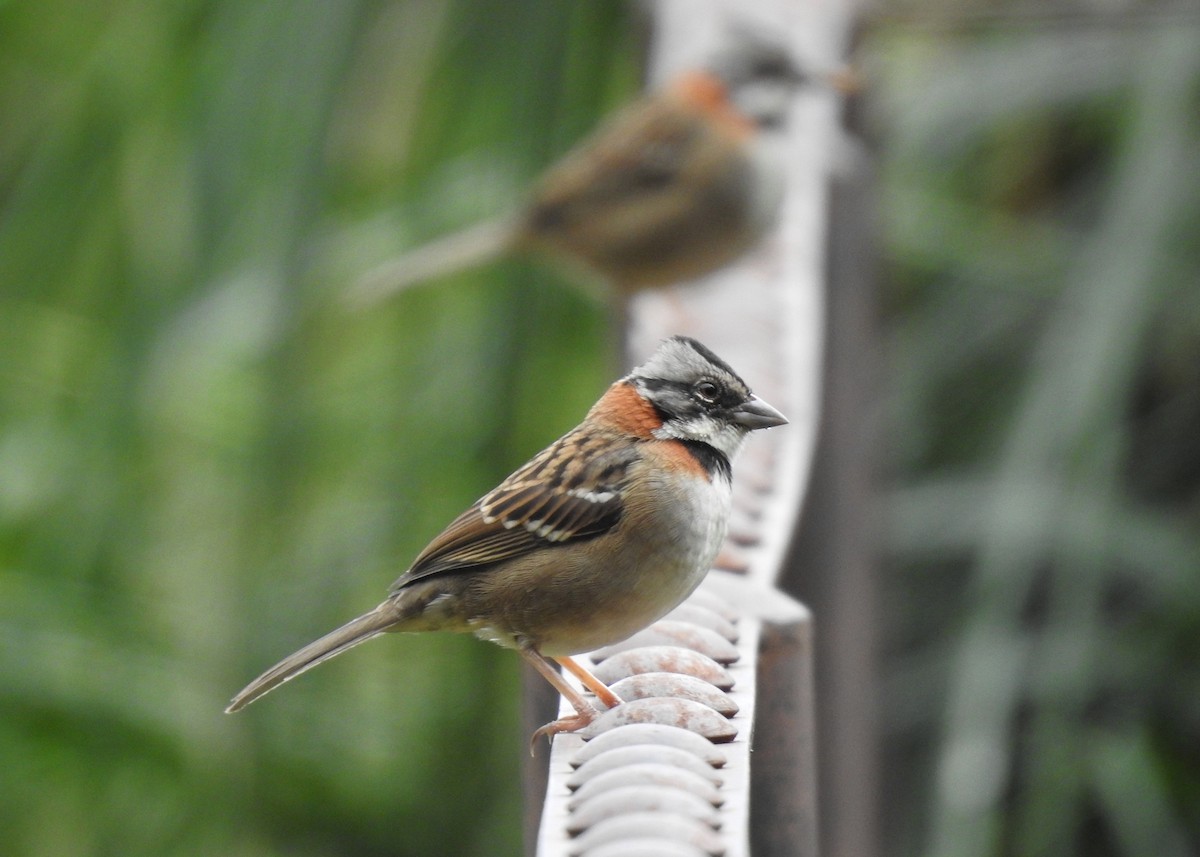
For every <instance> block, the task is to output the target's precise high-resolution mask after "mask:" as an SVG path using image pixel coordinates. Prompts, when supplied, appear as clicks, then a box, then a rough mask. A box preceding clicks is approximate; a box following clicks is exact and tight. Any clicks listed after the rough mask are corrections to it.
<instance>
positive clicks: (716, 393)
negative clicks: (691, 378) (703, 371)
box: [692, 381, 721, 405]
mask: <svg viewBox="0 0 1200 857" xmlns="http://www.w3.org/2000/svg"><path fill="white" fill-rule="evenodd" d="M692 392H693V393H694V394H695V396H696V398H697V399H699V400H700V401H702V402H704V404H706V405H712V404H715V403H716V401H717V399H719V398H720V397H721V387H720V385H718V384H717V383H716V382H715V381H699V382H698V383H697V384H696V386H695V387H693V388H692Z"/></svg>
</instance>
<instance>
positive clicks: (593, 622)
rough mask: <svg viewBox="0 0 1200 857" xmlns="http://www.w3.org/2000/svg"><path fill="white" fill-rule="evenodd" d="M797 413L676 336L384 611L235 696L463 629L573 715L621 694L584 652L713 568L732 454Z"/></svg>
mask: <svg viewBox="0 0 1200 857" xmlns="http://www.w3.org/2000/svg"><path fill="white" fill-rule="evenodd" d="M786 422H787V420H786V419H785V418H784V417H783V415H782V414H780V413H779V412H778V411H777V410H775V409H774V408H772V407H771V406H770V405H768V404H767V403H766V402H764V401H762V400H761V399H759V398H758V397H757V396H755V395H753V394H752V393H751V392H750V389H749V388H748V387H747V386H746V384H745V382H744V381H742V379H741V378H739V377H738V376H737V374H736V373H735V372H734V371H733V369H731V368H730V367H729V366H728V364H726V363H725V362H724V361H723V360H721V359H720V358H719V357H717V356H716V355H715V354H713V353H712V352H711V351H709V350H708V349H707V348H705V347H704V346H703V345H701V344H700V343H699V342H697V341H695V340H694V339H690V338H687V337H683V336H677V337H674V338H672V339H669V340H667V341H666V342H664V343H663V344H662V345H661V346H660V347H659V349H658V350H657V351H656V352H655V353H654V354H653V355H652V356H651V357H650V359H649V360H647V361H646V362H645V363H644V364H642V365H641V366H640V367H638V368H636V369H634V370H633V371H632V372H631V373H630V374H629V375H627V376H626V377H624V378H622V379H621V380H619V381H617V382H616V383H615V384H613V385H612V386H611V387H609V389H608V391H607V392H606V393H605V394H604V395H603V396H602V397H601V398H600V400H599V401H598V402H597V403H596V404H595V405H594V406H593V407H592V409H591V410H590V411H588V414H587V416H586V417H585V418H584V420H583V422H582V423H580V424H579V425H578V426H577V427H576V428H574V429H572V430H571V431H569V432H568V433H567V434H565V435H564V436H563V437H561V438H560V439H559V440H557V441H555V442H554V443H553V444H551V445H550V446H549V447H547V448H546V449H545V450H543V451H542V452H541V453H539V454H538V455H537V456H535V457H534V458H533V459H532V460H531V461H529V463H527V464H526V465H525V466H524V467H522V468H520V469H519V470H517V471H516V472H515V473H513V474H512V475H511V476H509V477H508V478H507V479H505V480H504V481H503V482H502V483H500V485H499V487H497V488H496V489H495V490H493V491H491V492H490V493H488V494H486V495H484V496H483V497H482V498H481V499H480V500H478V501H477V502H476V503H475V504H474V505H473V506H471V508H469V509H467V511H465V512H463V513H462V514H461V515H459V516H458V517H457V518H456V519H455V520H454V521H453V522H452V523H451V524H450V525H449V526H448V527H447V528H446V529H445V530H444V531H443V532H442V534H441V535H439V536H438V537H437V538H435V539H434V540H433V541H432V542H430V543H429V545H428V546H427V547H426V548H425V549H424V550H423V551H422V552H421V553H420V555H419V556H417V558H416V560H415V561H414V562H413V564H412V565H411V566H410V567H409V569H408V571H406V572H404V574H402V575H401V576H400V578H399V580H397V581H396V582H395V583H394V584H393V585H392V588H391V591H390V593H389V595H388V597H387V599H386V600H384V602H383V603H382V604H380V605H379V606H378V607H376V608H375V609H374V610H372V611H371V612H369V613H366V614H364V615H362V616H360V617H358V618H357V619H354V620H352V621H350V622H349V623H347V624H345V625H343V626H342V627H341V628H338V629H337V630H336V631H333V632H331V633H329V634H326V635H325V636H324V637H322V638H321V639H319V640H317V641H316V642H313V643H310V644H309V645H307V646H305V647H304V648H302V649H300V650H299V651H298V652H296V653H295V654H292V655H290V656H288V657H287V658H284V659H283V660H282V661H280V662H279V663H278V664H276V665H275V666H273V667H271V668H270V669H269V670H267V671H266V672H265V673H263V674H262V675H261V676H259V677H258V678H256V679H255V680H254V681H252V682H251V683H250V684H249V685H247V686H246V688H245V689H243V690H242V691H241V692H240V693H238V694H237V696H235V697H234V698H233V701H232V702H230V704H229V707H228V708H227V709H226V710H227V711H230V712H233V711H237V710H238V709H240V708H242V707H244V706H246V705H248V704H249V703H251V702H253V701H254V700H256V699H258V698H259V697H260V696H262V695H263V694H265V693H267V692H268V691H270V690H272V689H273V688H275V687H278V686H279V685H281V684H283V683H284V682H285V681H288V680H289V679H292V678H294V677H295V676H297V675H299V674H300V673H302V672H304V671H306V670H308V669H310V668H312V667H314V666H316V665H317V664H319V663H321V662H322V661H325V660H327V659H329V658H331V657H333V656H334V655H338V654H341V653H342V652H344V651H346V650H347V649H349V648H351V647H352V646H356V645H358V644H359V643H362V642H364V641H366V640H369V639H371V638H372V637H375V636H377V635H379V634H382V633H384V632H386V631H458V632H465V633H472V634H474V635H476V636H477V637H481V638H483V639H486V640H491V641H492V642H495V643H498V644H500V645H501V646H505V647H507V648H511V649H516V650H517V652H518V653H520V655H521V656H522V657H523V658H524V659H525V660H526V661H528V662H529V663H530V664H531V665H532V666H533V667H534V669H536V670H537V671H538V672H539V673H541V674H542V675H543V676H544V677H545V678H546V679H547V681H549V682H550V684H552V685H553V686H554V687H555V688H556V689H557V690H558V691H559V692H560V693H561V694H562V695H563V696H565V697H566V698H567V699H568V700H569V701H570V703H571V704H572V705H573V706H574V707H575V711H576V714H575V715H574V716H572V717H565V718H562V719H560V720H556V721H554V722H553V723H549V724H547V725H545V726H543V727H542V728H541V729H539V730H538V731H537V732H536V733H535V735H534V737H535V738H536V737H537V736H538V735H543V734H545V735H553V734H555V733H557V732H564V731H572V730H575V729H578V728H580V727H582V726H584V725H586V724H587V723H590V722H591V721H592V720H593V719H594V718H595V717H596V716H597V710H596V708H594V707H593V706H592V705H591V704H590V703H589V702H588V701H587V700H585V699H584V698H583V696H582V695H581V694H579V693H578V692H577V691H576V690H575V688H574V687H573V686H572V685H571V684H570V683H568V682H567V681H565V680H564V679H563V677H562V676H561V675H559V673H558V672H557V671H556V670H555V669H554V666H553V664H552V661H557V662H558V663H559V664H561V665H562V666H563V667H564V668H565V669H567V670H568V671H570V672H571V673H573V674H574V675H575V676H577V677H578V678H579V679H580V681H582V682H583V684H584V685H585V686H587V687H588V688H590V689H591V690H592V691H593V692H594V693H595V694H596V696H597V698H598V699H599V700H600V701H601V702H602V703H603V704H604V705H605V706H606V707H609V708H611V707H613V706H615V705H618V704H619V703H620V699H618V698H617V697H616V696H615V695H614V694H613V693H612V691H610V690H609V689H608V688H607V687H605V686H604V684H603V683H601V682H600V681H599V679H597V678H595V677H594V676H593V675H591V673H589V672H588V671H587V670H586V669H585V668H584V667H582V666H581V665H580V664H578V663H577V662H576V661H574V660H573V659H572V658H571V655H575V654H579V653H580V652H587V651H591V650H593V649H596V648H599V647H601V646H605V645H609V644H611V643H615V642H618V641H620V640H623V639H625V638H626V637H628V636H629V635H631V634H633V633H634V632H636V631H638V630H640V629H641V628H644V627H645V626H647V625H649V624H650V623H652V622H654V621H655V620H656V619H658V618H660V617H661V616H663V615H665V614H666V613H667V612H669V611H670V610H672V609H673V608H674V607H675V606H676V605H678V604H679V603H680V602H681V601H683V599H684V598H686V597H687V596H688V595H689V594H690V593H691V592H692V590H693V589H695V588H696V586H698V585H699V583H700V581H701V580H702V579H703V578H704V575H705V574H706V573H707V572H708V570H709V567H710V566H711V565H712V562H713V560H714V558H715V557H716V555H717V551H718V549H719V548H720V546H721V542H722V541H723V540H724V538H725V529H726V524H727V521H728V518H729V514H730V497H731V483H730V480H731V471H730V460H731V459H732V458H733V457H734V455H735V453H736V452H737V451H738V449H739V448H740V447H741V445H742V441H743V440H744V439H745V438H746V435H747V434H748V433H749V432H751V431H753V430H755V429H763V428H769V427H771V426H778V425H782V424H783V423H786Z"/></svg>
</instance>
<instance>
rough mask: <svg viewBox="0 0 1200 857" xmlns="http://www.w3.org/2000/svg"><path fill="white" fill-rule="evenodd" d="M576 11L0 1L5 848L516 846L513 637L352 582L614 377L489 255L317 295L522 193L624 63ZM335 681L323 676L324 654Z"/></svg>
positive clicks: (602, 101)
mask: <svg viewBox="0 0 1200 857" xmlns="http://www.w3.org/2000/svg"><path fill="white" fill-rule="evenodd" d="M628 30H629V26H628V21H627V20H626V18H625V14H624V11H623V9H622V8H621V7H619V6H616V5H612V4H592V3H565V4H564V3H553V4H547V3H536V2H512V0H495V2H483V3H480V2H432V0H431V2H413V3H384V2H352V0H319V2H318V0H309V2H300V3H280V2H269V3H245V2H222V0H213V1H212V2H210V0H196V2H183V1H182V0H181V1H180V2H166V3H159V2H153V3H151V2H109V3H99V4H95V3H79V2H55V0H51V2H49V3H46V4H20V3H8V4H3V5H0V40H2V42H3V46H2V48H0V111H2V113H3V116H4V117H5V118H4V122H3V123H2V126H0V205H2V209H0V284H2V294H0V413H2V415H3V416H2V420H3V422H2V427H0V473H2V474H3V476H2V479H0V634H2V635H3V646H2V647H0V676H2V679H0V758H2V759H3V764H0V841H2V842H3V843H4V845H3V847H2V850H3V851H4V852H5V853H6V854H12V855H46V857H69V855H85V854H122V855H137V854H144V855H164V854H180V855H182V854H242V855H254V854H281V853H288V854H311V855H320V854H347V853H354V854H362V855H368V854H413V855H418V854H419V855H435V854H446V855H456V857H458V856H459V855H469V854H480V855H483V854H488V855H492V854H503V853H509V854H511V853H517V851H518V850H519V843H520V793H519V788H518V786H517V783H518V771H519V768H518V765H519V762H520V758H521V754H523V753H525V752H526V746H527V745H526V741H527V736H524V735H522V734H521V730H520V729H519V728H518V725H517V720H516V714H517V712H516V688H517V684H518V682H517V665H516V659H515V658H513V657H512V656H511V655H507V654H506V653H504V652H501V651H500V650H499V649H494V648H493V647H489V646H485V645H481V644H479V643H478V642H476V641H473V640H469V639H465V638H464V639H458V638H453V637H445V638H443V637H440V636H432V637H430V638H428V639H426V638H423V637H420V636H417V637H411V638H397V639H389V640H387V641H384V643H383V644H382V645H380V644H378V643H377V644H376V645H377V646H378V648H376V647H375V646H370V647H366V648H364V649H363V650H362V651H361V652H358V653H356V655H355V656H354V657H352V658H348V659H347V660H346V662H345V663H344V666H345V669H332V670H329V671H328V672H325V671H324V670H321V671H318V672H316V673H314V674H313V677H312V680H311V681H308V680H306V681H303V682H297V683H296V684H295V685H293V686H291V687H289V688H288V692H287V693H281V694H278V695H277V696H275V697H273V698H271V699H270V700H269V701H267V702H265V703H264V704H261V705H258V706H255V707H254V708H253V709H251V710H250V711H249V712H247V713H245V714H242V715H239V716H237V717H229V716H226V715H225V714H223V713H222V708H223V703H224V702H225V700H227V699H228V697H229V696H230V695H231V694H232V693H233V692H234V691H235V690H237V689H238V688H239V687H240V686H241V685H242V684H244V683H245V682H246V681H247V680H248V679H250V678H252V677H253V676H254V675H256V674H257V673H258V672H259V671H261V670H262V669H263V668H264V667H266V666H268V665H270V664H271V663H272V662H274V661H275V660H276V659H277V658H278V657H280V656H282V655H284V654H286V653H287V652H288V651H290V650H292V649H293V648H295V647H297V646H298V645H300V644H303V643H304V642H306V641H307V640H308V639H309V638H310V637H312V636H313V635H314V634H316V633H319V632H322V631H324V630H327V629H329V628H332V627H334V626H335V625H337V624H339V623H340V622H342V621H344V620H346V619H347V618H349V617H351V616H353V615H355V614H356V613H358V612H361V611H362V610H363V609H366V608H369V607H370V606H372V605H374V604H375V603H377V601H378V600H379V599H380V598H381V597H382V595H383V594H384V592H385V590H386V587H387V585H388V584H389V583H390V582H391V580H393V579H394V578H395V576H396V575H397V574H398V573H399V572H400V571H402V570H403V568H404V566H405V564H406V563H407V561H408V560H409V559H411V557H412V556H413V555H414V554H415V553H416V551H417V550H419V549H420V547H421V546H422V545H423V544H424V543H425V542H426V541H427V540H428V539H429V538H431V537H432V536H433V535H435V534H436V533H437V531H438V530H439V529H440V528H441V527H442V526H444V525H445V523H446V522H447V521H448V520H450V519H451V518H452V517H453V516H454V515H455V514H457V513H458V512H459V511H461V509H462V508H463V507H464V506H465V505H466V504H467V503H469V502H470V501H471V500H473V499H474V498H475V497H477V496H478V495H479V494H480V493H482V492H483V491H484V490H486V488H488V487H489V486H490V485H492V484H494V483H495V481H496V480H497V479H499V478H500V477H501V476H503V475H504V474H505V473H507V472H508V471H509V470H511V469H512V468H513V467H514V466H516V465H517V464H519V463H520V462H521V461H523V460H524V459H525V458H526V457H527V456H528V455H530V454H531V453H533V452H535V451H536V450H537V449H539V448H540V447H541V446H543V445H544V444H545V443H546V442H547V441H548V440H550V439H551V438H552V437H554V436H556V435H557V434H558V433H559V432H561V431H563V430H565V429H566V428H568V427H569V426H571V425H573V424H574V423H575V422H576V421H577V420H578V418H579V416H580V415H581V413H582V412H583V411H584V410H585V409H586V407H587V406H588V405H590V404H591V402H592V401H594V399H595V397H596V396H597V394H598V393H599V392H600V391H601V390H602V389H603V385H604V384H605V383H607V382H608V381H609V380H611V378H610V373H611V372H612V368H611V367H610V366H608V365H607V357H606V355H608V354H609V353H611V351H610V350H609V346H608V341H607V339H606V330H605V327H604V319H603V313H602V312H601V311H600V309H599V308H598V307H597V306H596V304H595V302H594V301H593V300H591V299H588V298H586V297H583V296H581V295H580V293H579V291H578V290H575V289H570V288H564V287H563V285H562V284H561V283H558V282H554V281H553V280H552V279H551V277H550V275H548V274H547V273H546V272H545V270H544V269H541V268H535V267H532V266H528V265H523V264H521V263H518V262H514V263H506V264H503V265H500V266H497V267H495V268H493V269H491V270H489V271H487V272H484V273H481V274H476V275H471V276H464V277H462V278H460V279H459V280H458V281H456V282H454V283H453V284H448V286H447V288H444V289H433V290H429V291H426V292H415V293H413V294H411V295H409V296H406V297H405V298H404V299H401V300H397V301H394V302H392V303H391V304H389V305H387V306H385V307H383V308H381V309H377V310H372V311H370V312H367V313H359V314H355V313H351V312H347V311H345V310H344V309H342V308H341V307H339V305H338V304H337V301H336V295H337V293H338V292H339V290H342V289H344V288H346V287H347V286H348V285H349V284H350V283H351V282H352V281H353V279H354V277H356V276H358V275H359V274H361V273H362V272H363V271H365V270H366V269H367V268H368V267H369V266H370V265H371V264H372V263H374V262H376V261H379V260H382V259H383V258H385V257H387V256H388V255H390V254H392V253H394V252H396V251H398V250H400V249H403V248H405V247H408V246H411V245H413V244H415V243H417V241H418V240H420V239H421V238H422V237H424V236H426V235H431V234H434V233H437V232H440V231H443V230H446V229H449V228H451V227H453V226H456V225H463V224H467V223H469V222H471V221H473V220H475V219H478V218H480V217H483V216H487V215H491V214H496V213H498V212H499V211H500V210H502V209H503V208H504V206H505V205H508V204H511V203H513V202H514V201H515V200H516V198H517V193H518V191H519V188H520V187H522V186H523V185H524V183H525V182H526V181H527V180H528V178H529V176H530V175H531V174H532V173H533V172H535V171H536V170H537V168H538V167H540V166H541V165H544V164H545V163H546V162H547V161H548V160H549V159H550V158H551V157H553V156H554V155H556V154H558V153H559V152H561V151H562V150H564V149H565V148H566V146H567V145H568V144H569V143H570V142H571V141H573V140H574V139H576V138H577V137H578V136H579V135H580V134H581V133H582V132H583V131H584V130H585V129H586V128H588V127H590V125H591V124H592V122H593V119H594V117H595V116H596V115H597V114H598V113H600V112H603V111H604V110H606V109H608V108H609V107H611V106H612V104H613V103H614V102H616V101H619V100H622V99H623V98H624V97H625V96H626V94H627V93H628V91H630V90H631V89H632V88H633V87H634V86H635V85H636V64H635V63H634V61H633V49H632V48H633V45H632V41H631V39H630V38H629V36H628ZM322 673H324V675H322Z"/></svg>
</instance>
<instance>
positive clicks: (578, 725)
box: [529, 706, 600, 756]
mask: <svg viewBox="0 0 1200 857" xmlns="http://www.w3.org/2000/svg"><path fill="white" fill-rule="evenodd" d="M599 716H600V712H599V711H597V710H596V709H594V708H592V707H591V706H588V707H587V708H585V709H584V710H583V711H581V712H579V713H578V714H572V715H571V716H570V717H560V718H559V719H558V720H554V721H551V722H550V723H547V724H546V725H545V726H543V727H541V728H540V729H538V730H537V731H536V732H534V733H533V737H532V738H530V739H529V755H531V756H535V755H537V741H538V739H539V738H541V737H542V736H543V735H545V736H546V740H547V741H548V742H553V740H554V736H555V735H559V734H561V733H563V732H577V731H579V730H580V729H582V728H583V727H585V726H587V725H588V724H589V723H591V722H592V721H593V720H595V719H596V718H597V717H599Z"/></svg>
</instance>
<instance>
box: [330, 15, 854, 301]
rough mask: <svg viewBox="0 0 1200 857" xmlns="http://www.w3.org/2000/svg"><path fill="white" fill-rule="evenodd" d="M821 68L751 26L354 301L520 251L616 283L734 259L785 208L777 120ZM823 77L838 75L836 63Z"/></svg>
mask: <svg viewBox="0 0 1200 857" xmlns="http://www.w3.org/2000/svg"><path fill="white" fill-rule="evenodd" d="M809 79H810V78H809V77H808V76H806V75H805V74H803V73H802V72H801V71H800V70H799V69H798V68H797V67H796V65H795V64H794V63H793V62H792V60H791V58H790V56H789V55H788V53H787V52H786V51H785V50H784V49H783V48H782V47H780V46H778V45H776V44H773V43H769V42H767V41H764V40H763V39H761V38H754V37H752V36H751V35H749V34H742V35H741V37H740V38H739V39H737V40H735V41H734V42H733V43H732V44H731V46H730V47H729V48H728V49H727V50H726V51H725V52H723V53H720V54H718V55H717V56H716V57H715V58H714V59H713V60H712V62H711V63H710V64H709V66H708V67H707V68H704V69H700V70H697V71H692V72H688V73H685V74H682V75H680V76H679V77H678V78H676V79H675V80H674V81H673V82H671V83H670V84H668V85H667V86H666V87H665V88H663V89H662V90H660V91H657V92H654V93H651V94H649V95H647V96H645V97H643V98H641V99H640V100H638V101H636V102H634V103H633V104H630V105H629V106H627V107H626V108H624V109H623V110H621V111H618V112H617V113H616V114H615V115H613V116H612V117H611V118H610V119H609V120H608V121H607V122H605V123H604V124H603V125H601V127H600V128H598V129H597V130H596V131H594V132H593V133H592V134H591V136H589V137H587V138H585V139H584V140H583V141H581V142H580V143H579V144H577V145H576V146H575V148H574V149H572V150H571V151H569V152H568V153H567V154H566V155H565V156H563V158H562V159H561V160H560V161H558V162H557V163H556V164H554V165H553V166H551V167H550V168H549V169H548V170H547V171H546V172H545V173H544V174H543V175H542V177H541V179H540V180H539V181H538V182H537V183H536V185H535V187H534V189H533V191H532V193H531V194H530V196H529V198H528V200H527V202H526V203H525V205H524V206H523V207H521V209H520V210H519V211H517V212H516V213H515V214H514V215H511V216H509V217H503V218H500V219H499V220H495V221H489V222H486V223H483V224H480V225H477V226H475V227H471V228H468V229H466V230H464V231H462V232H458V233H453V234H451V235H449V236H447V237H445V238H442V239H439V240H435V241H434V242H432V243H431V244H428V245H425V246H424V247H420V248H418V249H416V250H414V251H412V252H411V253H409V254H407V255H404V256H401V257H400V258H398V259H396V260H393V261H391V262H388V263H385V264H383V265H381V266H380V267H378V268H377V269H375V270H374V271H372V272H370V273H369V274H367V275H366V277H364V278H363V280H362V281H360V283H359V284H358V285H357V287H356V288H355V289H354V290H353V291H352V292H351V294H350V300H351V302H352V303H369V302H372V301H374V300H377V299H379V298H381V297H384V296H386V295H389V294H391V293H393V292H395V291H398V290H400V289H403V288H405V287H407V286H410V285H413V284H415V283H418V282H424V281H427V280H430V279H432V278H435V277H437V276H440V275H443V274H446V273H450V272H452V271H455V270H460V269H462V268H466V267H469V266H472V265H476V264H480V263H482V262H484V261H487V260H488V259H490V258H493V257H494V256H497V255H499V254H501V253H504V252H507V251H514V250H533V251H544V252H545V253H547V254H549V255H551V256H556V257H559V258H562V259H564V260H566V261H567V262H569V263H574V264H575V265H576V266H582V267H584V268H585V269H590V270H591V271H592V272H593V273H595V274H598V275H599V277H600V278H601V280H603V281H605V282H606V283H607V284H608V286H610V287H611V288H612V289H613V290H614V291H615V292H616V293H617V294H618V295H624V294H629V293H631V292H634V291H637V290H639V289H643V288H650V287H656V286H662V285H667V284H670V283H675V282H680V281H683V280H687V279H691V278H694V277H698V276H701V275H702V274H705V273H708V272H709V271H713V270H716V269H718V268H720V267H723V266H724V265H726V264H728V263H730V262H732V261H733V260H735V259H736V258H738V257H739V256H740V255H742V253H744V252H746V251H747V250H749V249H750V248H751V247H752V246H754V244H755V243H756V242H757V241H758V240H759V239H760V238H761V237H762V235H763V234H764V233H765V232H766V230H767V229H768V228H769V227H770V226H771V225H772V224H773V223H774V221H775V219H776V216H777V213H778V210H779V205H780V201H781V199H782V194H783V175H782V164H780V163H779V161H780V153H779V152H778V151H776V150H777V148H778V145H779V144H780V141H779V140H778V139H773V137H778V135H777V134H776V135H772V134H771V131H772V130H773V129H776V128H778V127H779V126H781V125H782V124H783V121H784V118H785V116H786V114H787V110H788V107H789V104H790V101H791V95H792V93H793V92H794V90H795V89H796V88H797V87H798V86H799V85H800V84H801V83H803V82H805V81H807V80H809ZM821 80H823V81H825V82H827V83H829V84H830V85H833V86H837V85H838V84H837V77H836V73H833V74H830V75H825V76H823V77H822V78H821Z"/></svg>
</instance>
